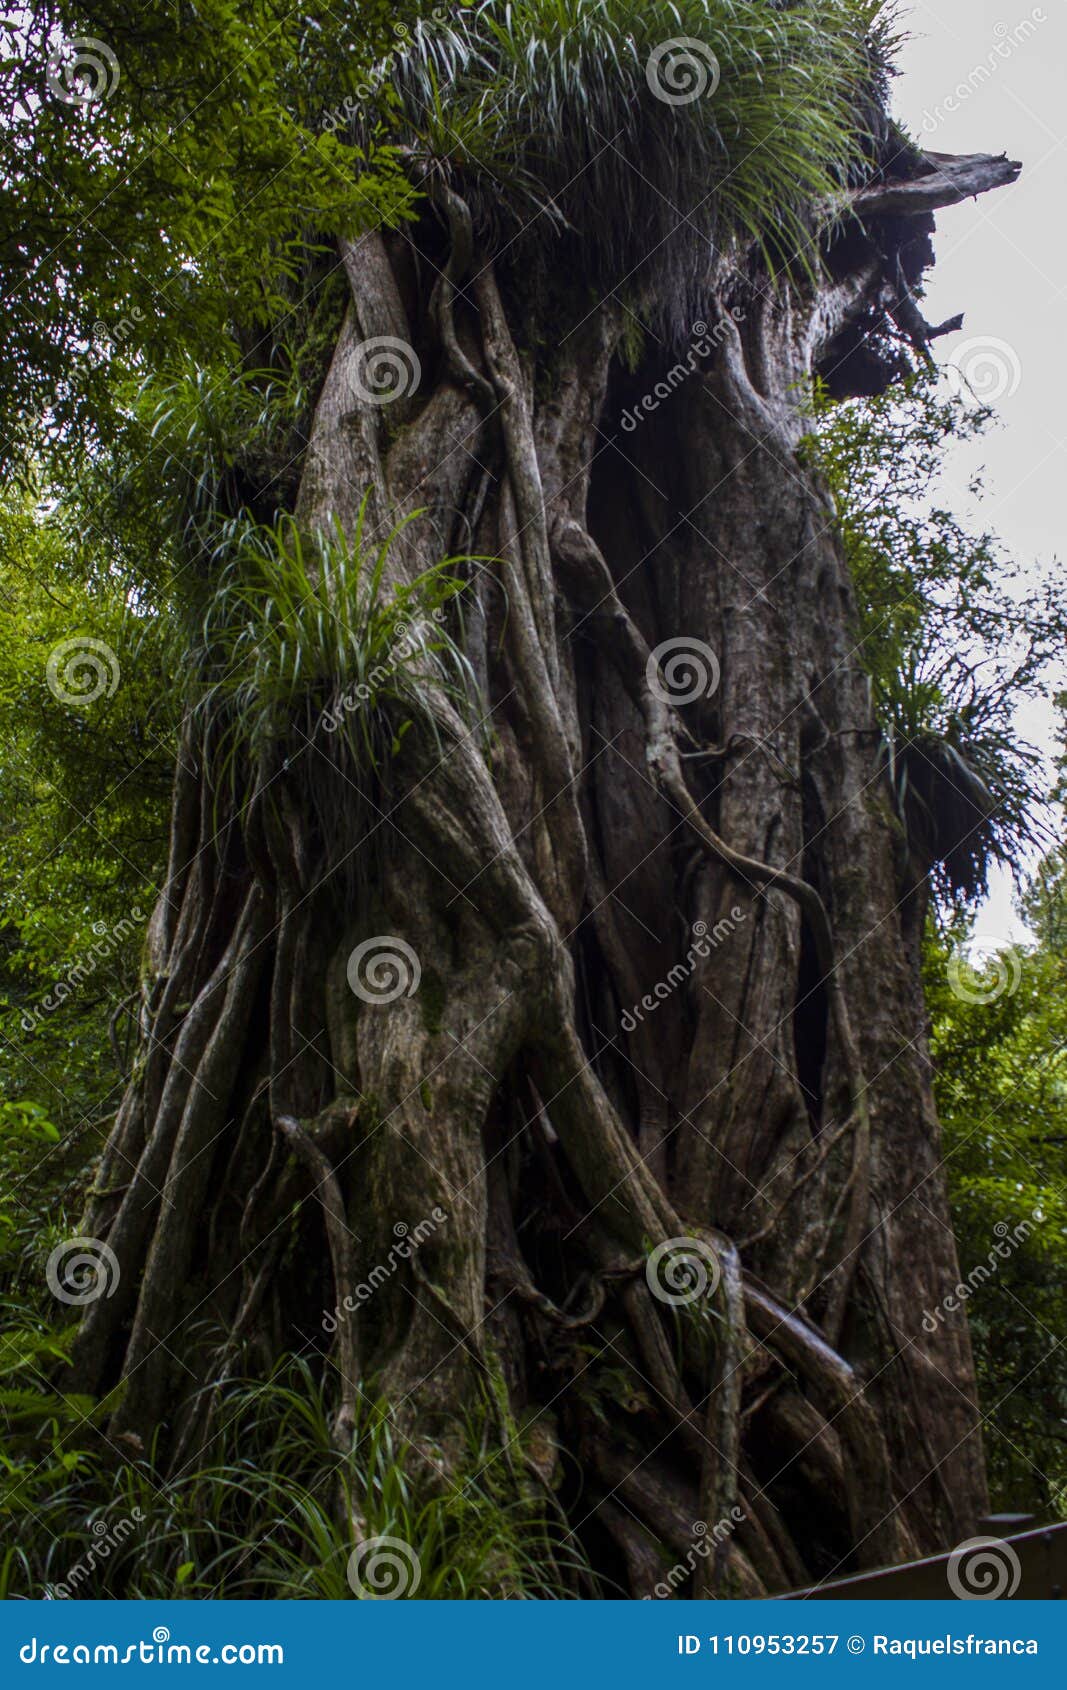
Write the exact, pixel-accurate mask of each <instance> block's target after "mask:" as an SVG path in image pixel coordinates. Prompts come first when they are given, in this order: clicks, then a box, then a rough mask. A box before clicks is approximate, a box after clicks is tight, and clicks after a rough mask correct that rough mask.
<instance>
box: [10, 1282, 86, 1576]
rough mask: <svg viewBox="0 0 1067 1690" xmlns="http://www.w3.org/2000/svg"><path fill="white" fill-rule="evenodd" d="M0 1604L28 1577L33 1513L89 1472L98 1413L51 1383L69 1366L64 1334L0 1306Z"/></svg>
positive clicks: (20, 1309) (27, 1311) (17, 1310)
mask: <svg viewBox="0 0 1067 1690" xmlns="http://www.w3.org/2000/svg"><path fill="white" fill-rule="evenodd" d="M0 1313H2V1319H3V1328H4V1330H3V1334H2V1335H0V1425H2V1434H0V1526H2V1528H3V1540H4V1541H3V1549H2V1551H0V1599H3V1598H5V1597H7V1596H8V1595H9V1594H10V1592H11V1589H12V1588H13V1586H14V1585H16V1584H17V1585H19V1586H20V1587H23V1588H25V1586H26V1585H27V1584H28V1583H29V1581H30V1580H31V1579H32V1577H33V1574H32V1558H31V1555H30V1554H29V1553H28V1551H27V1549H26V1547H25V1543H24V1541H23V1540H24V1538H32V1537H33V1535H34V1533H35V1531H36V1528H37V1524H38V1520H39V1517H40V1515H39V1511H40V1510H41V1509H42V1508H43V1509H49V1508H51V1507H52V1505H53V1499H54V1498H55V1497H56V1496H57V1495H59V1494H62V1493H64V1492H65V1491H66V1490H67V1488H68V1486H69V1485H70V1484H71V1483H72V1481H74V1480H75V1479H80V1478H81V1476H82V1475H83V1474H84V1473H85V1472H86V1471H87V1470H88V1468H89V1466H90V1463H91V1460H92V1457H91V1453H90V1451H89V1449H88V1448H87V1445H88V1444H89V1442H90V1441H91V1428H92V1424H93V1422H94V1420H96V1419H98V1418H99V1416H100V1412H101V1410H100V1408H99V1407H98V1406H97V1405H94V1404H93V1403H92V1402H90V1401H89V1400H88V1399H87V1398H85V1397H76V1396H69V1395H66V1394H64V1393H63V1392H61V1391H57V1390H56V1389H55V1388H54V1386H53V1385H52V1383H51V1375H52V1374H53V1372H54V1370H55V1368H56V1366H57V1365H58V1364H62V1363H63V1362H65V1361H66V1360H67V1355H68V1341H69V1337H70V1334H64V1333H61V1332H53V1331H50V1330H49V1329H48V1327H47V1326H45V1325H44V1324H43V1322H41V1321H39V1320H37V1319H36V1318H35V1317H34V1315H33V1312H32V1310H30V1309H26V1308H23V1307H20V1306H19V1305H15V1304H7V1303H4V1304H0Z"/></svg>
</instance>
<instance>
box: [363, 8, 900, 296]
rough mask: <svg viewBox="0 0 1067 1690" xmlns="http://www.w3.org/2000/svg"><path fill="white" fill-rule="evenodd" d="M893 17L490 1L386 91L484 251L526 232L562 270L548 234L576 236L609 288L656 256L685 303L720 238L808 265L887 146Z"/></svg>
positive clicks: (410, 53) (531, 247) (428, 33)
mask: <svg viewBox="0 0 1067 1690" xmlns="http://www.w3.org/2000/svg"><path fill="white" fill-rule="evenodd" d="M883 11H884V8H883V6H882V4H881V0H793V3H792V4H790V5H788V6H783V5H778V4H775V3H773V0H510V3H508V4H504V3H503V0H481V3H480V4H476V5H473V6H470V7H468V8H466V9H465V10H463V11H453V12H452V13H450V15H449V16H448V18H447V21H444V20H442V19H441V17H440V15H439V14H435V15H434V16H433V17H431V18H427V19H424V20H422V21H421V22H419V23H418V24H416V26H415V27H414V29H413V30H412V31H411V32H410V34H409V35H407V36H406V37H405V40H404V44H403V47H402V48H401V49H400V50H399V51H398V52H397V53H396V54H395V55H393V57H392V58H391V60H390V62H389V65H388V67H385V68H384V70H383V76H382V86H383V87H387V88H388V90H389V98H390V102H391V105H390V108H389V115H390V117H391V120H392V121H394V122H396V121H399V123H400V127H401V134H402V139H403V143H404V145H405V147H406V148H407V149H408V150H409V151H410V153H411V154H412V155H413V156H414V157H415V158H416V159H417V160H418V161H419V163H420V165H421V166H423V167H424V169H425V172H426V180H427V182H428V184H429V191H430V192H431V194H432V193H433V185H434V183H435V182H438V181H442V180H443V181H446V182H448V184H449V186H450V187H452V188H453V189H454V190H455V191H457V192H459V193H460V194H462V195H463V197H464V198H465V199H466V200H467V201H468V203H469V204H470V206H471V210H472V213H473V216H474V222H475V227H476V229H477V230H478V231H479V233H480V234H481V235H482V238H483V239H484V240H485V241H486V243H487V244H488V245H490V246H491V245H493V244H494V243H495V241H496V240H498V239H499V240H500V241H502V242H510V241H512V240H515V241H516V242H517V249H516V250H518V251H520V252H521V254H522V264H523V265H526V264H527V263H528V262H529V261H530V260H531V258H532V259H533V260H534V261H535V262H536V263H538V264H543V265H544V266H545V267H546V268H551V265H552V255H553V245H554V244H558V243H553V241H552V239H551V236H552V234H553V232H554V233H555V234H556V235H557V236H558V235H559V234H560V233H561V232H563V231H572V232H575V233H576V234H577V235H578V236H579V237H580V238H581V239H582V240H583V243H584V250H585V257H584V259H583V268H588V267H590V266H591V267H592V268H593V270H595V272H596V274H595V275H594V276H593V280H594V281H596V282H597V283H598V285H599V284H604V283H608V284H610V285H612V286H614V285H616V284H618V283H619V282H620V280H621V279H622V278H624V277H626V278H629V277H630V276H631V275H632V274H633V271H634V267H635V265H638V266H643V265H645V264H646V263H647V262H648V261H649V259H650V255H651V263H652V267H653V268H654V270H655V272H656V275H657V278H658V283H661V284H662V283H665V284H667V285H666V286H663V287H659V286H658V287H657V291H658V292H660V294H661V297H666V296H671V295H673V296H676V299H677V302H678V305H679V307H680V306H682V305H684V304H685V303H686V302H687V301H690V300H692V299H693V298H694V297H697V296H699V291H700V289H701V287H702V286H703V285H704V283H705V280H706V277H707V274H708V270H709V258H710V253H711V249H712V247H713V246H717V247H719V248H725V247H727V246H729V245H730V244H731V243H736V244H737V245H738V246H745V245H748V244H750V243H753V242H754V243H756V244H757V245H758V246H760V247H761V248H762V249H763V250H764V253H765V255H766V256H767V257H768V258H769V259H770V260H771V268H772V270H774V271H778V270H781V269H782V268H783V266H785V267H786V268H792V267H796V268H798V269H799V270H805V269H807V270H811V269H813V268H814V267H815V264H816V262H817V239H818V233H819V224H820V221H821V220H822V219H824V218H825V216H826V215H827V214H828V212H829V209H830V207H831V206H832V205H833V204H834V202H835V201H839V199H840V192H841V189H842V187H843V186H844V185H845V184H846V183H847V182H848V181H849V180H854V179H855V178H856V173H857V171H858V170H860V169H862V161H863V159H864V157H865V156H866V157H867V158H870V157H871V156H872V154H873V153H875V152H876V151H877V136H876V135H875V134H874V131H875V130H876V129H878V128H879V126H880V124H881V123H882V121H883V120H882V118H881V116H880V113H881V103H882V102H881V96H882V92H883V90H884V80H885V75H886V67H887V62H888V60H889V57H890V55H891V51H892V37H891V33H890V25H889V24H888V22H883V23H880V22H879V15H880V14H882V13H883ZM667 44H674V45H673V46H670V47H668V46H667ZM397 96H399V110H397ZM366 115H367V117H368V118H371V117H372V116H373V115H374V114H373V113H372V112H368V113H367V114H366ZM535 208H536V210H537V212H538V213H539V214H538V215H536V216H534V215H533V211H534V209H535ZM638 280H639V278H638Z"/></svg>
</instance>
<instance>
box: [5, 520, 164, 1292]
mask: <svg viewBox="0 0 1067 1690" xmlns="http://www.w3.org/2000/svg"><path fill="white" fill-rule="evenodd" d="M163 602H164V606H165V604H166V601H165V599H164V601H163ZM0 643H2V645H3V649H4V654H5V663H4V671H3V676H2V679H0V738H2V740H3V744H4V757H3V759H2V761H0V905H2V907H3V911H4V916H3V924H2V926H0V1041H2V1044H0V1102H3V1103H4V1104H6V1105H14V1104H19V1105H20V1106H21V1105H27V1106H28V1105H34V1106H35V1110H34V1114H33V1117H32V1120H34V1121H38V1122H40V1121H45V1120H46V1121H48V1122H49V1123H54V1125H55V1127H56V1129H57V1130H58V1132H59V1134H60V1136H61V1139H62V1141H63V1142H62V1144H61V1145H57V1146H55V1147H54V1148H53V1147H49V1146H47V1145H46V1146H42V1144H41V1142H40V1134H39V1132H38V1131H37V1129H36V1128H33V1127H32V1124H31V1120H30V1118H27V1120H26V1127H27V1130H26V1132H25V1134H24V1135H22V1137H23V1141H24V1142H23V1148H24V1152H25V1166H24V1167H23V1168H22V1169H21V1172H19V1171H18V1170H17V1168H16V1163H17V1162H18V1141H19V1135H18V1134H17V1133H7V1134H6V1135H5V1157H6V1171H7V1174H8V1177H9V1180H10V1185H9V1190H10V1192H11V1193H12V1194H13V1202H14V1203H15V1211H14V1212H15V1214H16V1215H17V1216H18V1217H19V1226H18V1227H17V1228H16V1235H17V1236H18V1237H20V1238H22V1243H20V1244H19V1249H18V1252H17V1253H18V1254H19V1257H20V1260H21V1259H23V1258H24V1255H25V1252H24V1250H23V1247H22V1245H23V1244H24V1243H25V1242H26V1238H28V1237H29V1236H31V1235H32V1234H33V1232H34V1228H35V1227H36V1228H37V1229H38V1230H39V1231H40V1233H41V1236H42V1239H43V1238H44V1237H46V1236H47V1235H48V1231H49V1229H50V1226H51V1224H52V1221H53V1220H54V1221H56V1222H58V1221H59V1220H60V1218H61V1217H62V1215H63V1212H64V1209H65V1208H66V1207H68V1206H69V1205H70V1203H71V1202H72V1201H73V1199H72V1198H71V1197H70V1196H68V1195H67V1187H68V1186H69V1185H70V1182H71V1180H72V1179H73V1177H74V1175H75V1173H76V1171H77V1166H78V1165H79V1164H80V1163H83V1162H84V1161H85V1159H86V1148H87V1147H86V1144H85V1143H84V1142H82V1143H81V1144H80V1145H79V1144H77V1143H76V1142H75V1141H76V1138H77V1134H78V1133H79V1131H82V1130H84V1129H86V1128H87V1129H88V1130H89V1131H90V1132H92V1131H94V1130H95V1128H96V1127H97V1126H98V1125H100V1124H102V1122H103V1120H104V1119H105V1117H106V1116H107V1114H108V1112H109V1110H110V1109H113V1108H114V1107H115V1102H116V1094H117V1090H118V1087H119V1082H120V1075H119V1072H118V1070H117V1068H116V1064H115V1061H114V1058H113V1055H112V1050H111V1043H110V1037H109V1022H110V1020H111V1018H112V1015H113V1014H115V1012H116V1011H118V1020H117V1023H116V1037H117V1040H118V1043H119V1046H120V1055H121V1046H122V1045H124V1044H125V1042H126V1040H125V1034H126V1032H127V1031H128V1026H129V1023H128V1019H127V1018H126V1017H124V1016H123V1014H122V1012H121V1008H120V1006H121V1005H122V1003H123V1000H124V999H125V998H126V997H127V996H128V994H129V993H130V991H131V989H132V987H133V985H134V984H135V981H136V970H137V961H138V956H139V951H140V946H141V941H142V934H143V929H144V923H145V921H146V919H147V916H148V912H149V911H150V909H151V907H152V903H153V901H154V898H155V892H156V887H157V884H158V881H159V877H160V874H161V872H162V868H163V862H164V856H165V847H166V829H167V817H168V813H169V799H170V784H171V778H172V769H173V755H174V720H175V717H174V712H175V706H174V700H173V687H172V686H171V684H170V676H171V674H172V673H173V671H174V669H175V667H176V655H175V653H176V641H175V636H174V632H173V629H172V626H171V622H170V618H169V617H168V616H167V615H166V614H159V613H158V612H157V611H156V610H154V609H153V608H151V607H150V606H149V604H148V602H147V601H146V599H145V595H144V593H143V590H142V587H141V585H140V582H139V580H138V576H137V572H136V570H135V569H134V567H133V565H132V560H131V557H130V555H129V551H128V549H127V544H126V542H125V541H124V540H123V539H122V538H121V537H120V536H118V535H117V534H114V535H112V537H111V538H110V540H109V542H108V543H107V544H106V545H104V544H101V543H100V540H99V537H98V535H97V533H96V532H95V529H93V528H87V527H86V526H85V525H84V524H83V523H82V521H81V518H80V513H79V512H78V511H77V509H76V507H75V506H74V504H73V503H71V504H66V505H56V504H50V505H45V504H43V503H38V502H37V501H36V500H35V499H33V498H31V497H29V496H21V495H19V494H17V493H12V494H11V495H10V496H9V497H8V498H7V499H4V500H0ZM79 660H81V661H79ZM50 666H51V667H50ZM13 1119H14V1117H12V1116H9V1117H8V1120H9V1121H11V1120H13ZM23 1233H25V1235H26V1237H25V1238H23V1237H22V1235H23ZM5 1266H11V1267H12V1270H13V1267H14V1264H13V1263H5Z"/></svg>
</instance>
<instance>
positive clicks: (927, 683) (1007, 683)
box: [804, 375, 1067, 902]
mask: <svg viewBox="0 0 1067 1690" xmlns="http://www.w3.org/2000/svg"><path fill="white" fill-rule="evenodd" d="M815 414H816V417H817V419H818V426H817V432H816V434H815V435H814V436H812V437H809V439H808V441H807V442H806V443H805V448H804V456H805V458H806V460H807V461H808V462H812V463H814V464H815V466H816V467H817V468H818V470H819V471H820V472H821V475H822V477H823V479H824V481H825V482H826V484H827V486H828V489H829V492H830V496H831V498H832V500H833V503H834V508H835V511H836V515H837V519H838V523H839V525H840V530H841V535H842V539H843V542H844V547H845V552H846V555H847V558H848V563H849V569H850V572H851V575H852V580H853V583H854V586H855V590H856V620H857V642H858V655H859V658H860V661H861V662H862V664H863V666H864V668H865V669H866V671H867V674H868V675H869V676H870V681H871V691H872V697H873V702H874V708H875V712H876V715H877V718H878V721H879V722H880V724H881V726H882V729H883V733H884V736H885V739H884V746H883V755H884V758H885V763H886V768H887V772H888V774H889V777H890V781H891V785H892V788H893V790H894V792H895V795H896V799H897V804H898V808H899V811H900V815H901V819H902V821H903V823H904V825H905V826H906V828H907V831H908V836H909V842H910V843H911V845H912V847H913V849H914V852H915V855H916V857H917V858H918V859H919V860H920V861H922V862H928V863H932V864H934V865H935V869H934V875H935V883H936V885H937V888H938V890H939V892H941V893H942V894H943V895H944V896H945V897H946V898H947V899H949V900H950V901H951V900H955V899H963V900H964V901H971V902H973V901H975V900H976V899H978V898H980V897H981V896H982V895H983V894H984V891H985V887H986V876H987V872H988V869H989V866H990V864H991V863H992V862H994V861H997V860H999V861H1003V862H1008V863H1012V864H1018V863H1019V862H1020V861H1021V860H1022V859H1023V857H1024V855H1025V853H1026V850H1027V848H1028V846H1030V845H1031V843H1032V842H1033V840H1034V839H1035V838H1040V837H1041V826H1042V820H1043V812H1044V809H1045V805H1046V802H1047V793H1046V791H1045V789H1044V783H1043V781H1042V778H1041V764H1040V758H1039V756H1038V754H1037V753H1036V752H1035V751H1034V750H1033V749H1032V748H1031V747H1030V746H1028V745H1027V744H1026V743H1025V742H1024V741H1023V740H1022V739H1021V738H1020V736H1019V734H1018V731H1017V729H1016V726H1015V712H1016V710H1017V708H1018V705H1019V704H1020V702H1021V701H1022V700H1023V699H1025V698H1028V697H1033V696H1035V695H1037V694H1038V693H1039V692H1040V691H1041V687H1042V683H1043V681H1044V678H1045V676H1046V674H1047V669H1048V664H1049V662H1050V660H1052V659H1053V658H1055V657H1056V656H1057V655H1058V654H1059V652H1061V651H1062V649H1063V645H1064V640H1065V638H1067V590H1065V587H1064V584H1063V582H1062V579H1060V578H1059V573H1058V572H1057V571H1054V570H1052V569H1049V570H1047V571H1046V573H1045V576H1044V578H1043V579H1042V578H1040V577H1039V576H1036V575H1035V571H1034V569H1033V567H1032V566H1030V567H1028V568H1027V569H1026V572H1025V579H1024V577H1023V574H1022V572H1021V571H1020V569H1019V568H1018V567H1017V566H1016V565H1015V564H1013V563H1012V562H1011V561H1010V560H1008V559H1007V558H1005V556H1004V555H1003V550H1002V548H1001V546H1000V544H999V542H998V541H997V540H996V538H995V537H994V536H993V535H991V534H989V533H987V532H977V533H975V532H972V531H970V530H969V529H968V528H967V527H965V526H964V525H963V524H962V523H961V522H960V520H959V519H958V518H957V517H956V516H955V515H954V514H953V513H952V512H951V511H950V510H948V509H947V508H945V507H944V506H942V505H940V504H938V503H936V502H935V500H936V482H935V477H936V473H937V469H938V466H939V462H940V455H941V453H942V452H943V450H944V448H945V446H946V444H947V443H949V442H951V441H960V440H967V439H971V438H973V437H975V436H976V435H978V434H980V433H981V432H982V431H983V430H984V429H985V428H987V427H988V426H989V423H990V414H989V413H988V412H987V411H973V410H970V409H969V408H968V407H967V406H966V405H965V404H964V403H963V402H962V401H961V400H959V399H955V398H952V397H944V396H942V395H941V394H939V392H938V389H937V386H936V383H935V381H934V380H933V378H931V377H928V376H926V375H919V376H916V377H915V378H913V380H912V381H911V382H910V383H909V384H908V385H907V386H905V387H904V388H903V390H902V389H900V388H896V389H891V390H890V391H889V392H887V393H886V394H885V395H884V396H883V397H882V398H879V399H867V400H856V401H849V402H848V403H846V404H842V405H836V406H833V405H830V404H829V403H828V402H827V401H826V399H825V398H824V397H823V396H822V395H817V398H816V404H815ZM971 492H972V493H973V494H974V495H975V496H978V495H979V494H980V493H981V484H980V483H978V482H976V483H975V484H974V485H973V486H972V488H971Z"/></svg>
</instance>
